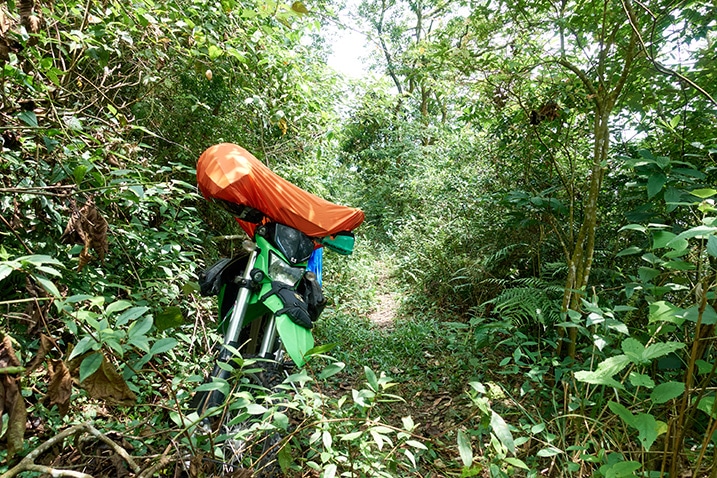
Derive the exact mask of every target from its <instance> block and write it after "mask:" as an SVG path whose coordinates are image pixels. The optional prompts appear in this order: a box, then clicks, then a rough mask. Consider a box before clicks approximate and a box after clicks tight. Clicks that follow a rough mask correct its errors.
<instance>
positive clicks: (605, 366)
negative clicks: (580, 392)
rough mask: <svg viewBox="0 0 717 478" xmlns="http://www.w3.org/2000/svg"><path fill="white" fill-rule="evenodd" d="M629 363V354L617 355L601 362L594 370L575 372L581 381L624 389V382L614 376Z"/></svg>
mask: <svg viewBox="0 0 717 478" xmlns="http://www.w3.org/2000/svg"><path fill="white" fill-rule="evenodd" d="M629 364H630V358H629V357H628V356H627V355H624V354H621V355H615V356H613V357H609V358H607V359H605V360H603V361H602V362H600V363H599V364H598V367H597V369H596V370H594V371H592V372H591V371H587V370H581V371H579V372H575V378H576V379H578V380H579V381H581V382H585V383H592V384H595V385H607V386H609V387H614V388H617V389H619V390H622V389H623V388H624V387H623V386H622V384H621V383H620V382H618V381H616V380H614V379H613V378H612V377H613V375H615V374H616V373H618V372H620V371H621V370H622V369H624V368H625V367H627V365H629Z"/></svg>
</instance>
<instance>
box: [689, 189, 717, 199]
mask: <svg viewBox="0 0 717 478" xmlns="http://www.w3.org/2000/svg"><path fill="white" fill-rule="evenodd" d="M690 194H692V195H693V196H697V197H698V198H700V199H707V198H709V197H712V196H714V195H715V194H717V189H712V188H703V189H695V190H693V191H690Z"/></svg>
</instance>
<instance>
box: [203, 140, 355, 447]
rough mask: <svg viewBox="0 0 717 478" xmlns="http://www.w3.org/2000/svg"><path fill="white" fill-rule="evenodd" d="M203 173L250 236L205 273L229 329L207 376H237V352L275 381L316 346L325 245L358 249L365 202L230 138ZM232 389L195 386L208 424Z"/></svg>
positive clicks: (259, 380)
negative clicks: (322, 186) (326, 191)
mask: <svg viewBox="0 0 717 478" xmlns="http://www.w3.org/2000/svg"><path fill="white" fill-rule="evenodd" d="M197 179H198V184H199V189H200V191H201V192H202V194H203V195H204V197H205V198H207V199H208V200H210V201H212V202H214V203H215V204H218V205H219V206H221V207H222V208H224V209H225V210H227V211H228V212H230V213H231V214H232V215H233V216H234V217H235V218H236V220H237V221H238V223H239V225H240V226H241V227H242V228H243V229H244V230H245V231H246V232H247V234H248V235H249V237H250V239H249V240H246V241H244V244H243V246H244V247H243V248H244V254H240V255H238V256H236V257H233V258H228V259H223V260H220V261H219V262H217V263H216V264H214V265H213V266H211V267H209V268H208V269H207V270H206V271H205V272H204V273H203V274H202V275H201V276H200V287H201V293H202V294H203V295H217V296H218V299H219V300H218V303H219V304H218V309H219V321H218V322H219V326H218V330H219V331H220V333H221V334H222V335H223V341H222V344H221V346H220V348H219V352H218V355H217V358H216V364H215V366H214V368H213V370H212V372H211V374H210V377H209V380H210V381H213V382H215V383H226V382H228V381H230V380H231V378H232V375H233V374H234V371H235V368H236V367H235V365H236V364H237V354H239V356H240V357H239V359H240V361H241V360H244V359H246V358H247V357H253V358H256V359H258V360H259V362H258V364H259V365H260V366H259V367H258V368H255V369H254V372H252V380H253V382H254V383H255V385H259V386H262V387H265V388H266V389H271V388H272V387H273V386H275V385H276V384H277V383H279V382H281V381H282V380H283V378H284V376H285V375H286V369H287V368H289V367H290V365H288V364H287V362H291V363H293V367H299V368H300V367H303V366H304V365H305V364H306V361H307V360H308V357H307V352H309V351H310V350H311V349H312V348H313V347H314V338H313V335H312V333H311V329H312V327H313V325H314V322H315V321H316V320H317V319H318V317H319V315H320V314H321V312H322V310H323V308H324V305H325V303H326V300H325V298H324V296H323V292H322V288H321V284H320V278H319V277H317V272H318V271H317V270H316V268H315V267H312V266H313V264H314V262H315V261H313V260H312V259H314V258H315V257H316V254H317V252H316V251H317V249H318V248H321V247H326V248H327V249H330V250H333V251H335V252H338V253H339V254H344V255H348V254H351V253H352V251H353V248H354V245H355V239H354V235H353V233H352V232H351V230H352V229H354V228H356V227H358V225H359V224H361V222H362V221H363V219H364V215H363V212H361V211H360V210H359V209H355V208H349V207H346V206H340V205H336V204H333V203H330V202H328V201H325V200H323V199H321V198H318V197H316V196H314V195H312V194H310V193H308V192H306V191H304V190H302V189H300V188H298V187H296V186H295V185H293V184H291V183H289V182H288V181H286V180H284V179H283V178H280V177H279V176H277V175H275V174H274V173H273V172H271V171H270V170H269V169H268V168H267V167H266V166H264V165H263V164H262V163H260V162H259V161H258V160H257V159H256V158H254V157H253V156H252V155H251V154H250V153H249V152H248V151H246V150H245V149H243V148H241V147H239V146H237V145H233V144H229V143H224V144H221V145H217V146H213V147H211V148H209V149H208V150H207V151H205V152H204V153H203V154H202V156H201V157H200V159H199V162H198V163H197ZM312 256H313V257H312ZM312 269H313V270H312ZM287 356H288V359H289V360H288V361H287V360H285V359H286V358H287ZM226 395H227V389H226V387H217V388H216V389H210V390H205V391H201V392H197V393H196V394H195V396H194V399H193V401H192V404H191V405H192V408H193V409H195V410H196V411H197V413H198V414H199V416H207V418H205V420H204V426H205V427H211V426H212V424H211V420H210V419H209V418H208V415H211V413H207V412H210V411H212V410H217V409H219V408H220V407H221V406H222V404H223V403H224V402H225V400H226ZM229 421H230V420H229ZM223 422H224V423H227V419H226V417H225V419H224V420H223ZM220 425H221V424H220ZM270 442H271V441H269V443H270Z"/></svg>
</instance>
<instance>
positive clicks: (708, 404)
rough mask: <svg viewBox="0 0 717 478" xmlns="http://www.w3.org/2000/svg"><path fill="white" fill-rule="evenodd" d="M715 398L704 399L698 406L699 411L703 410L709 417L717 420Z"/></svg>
mask: <svg viewBox="0 0 717 478" xmlns="http://www.w3.org/2000/svg"><path fill="white" fill-rule="evenodd" d="M714 406H715V397H714V395H712V396H709V397H702V398H701V399H700V401H699V403H698V404H697V409H698V410H702V411H703V412H705V413H706V414H707V416H709V417H712V418H717V410H715V407H714Z"/></svg>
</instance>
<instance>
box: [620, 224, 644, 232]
mask: <svg viewBox="0 0 717 478" xmlns="http://www.w3.org/2000/svg"><path fill="white" fill-rule="evenodd" d="M622 231H640V232H647V228H646V227H645V226H643V225H642V224H627V225H625V226H622V227H621V228H620V229H618V232H622Z"/></svg>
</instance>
